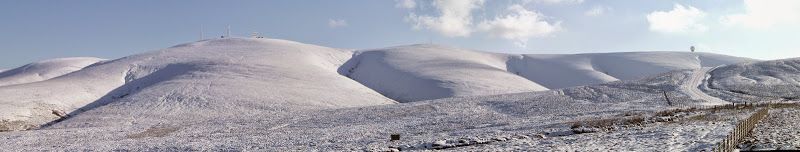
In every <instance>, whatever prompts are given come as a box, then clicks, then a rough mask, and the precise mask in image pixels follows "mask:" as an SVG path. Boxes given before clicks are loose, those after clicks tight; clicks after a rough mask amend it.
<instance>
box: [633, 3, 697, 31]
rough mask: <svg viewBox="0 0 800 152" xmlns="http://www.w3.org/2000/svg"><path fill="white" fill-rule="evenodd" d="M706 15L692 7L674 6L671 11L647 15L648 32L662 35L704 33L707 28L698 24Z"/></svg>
mask: <svg viewBox="0 0 800 152" xmlns="http://www.w3.org/2000/svg"><path fill="white" fill-rule="evenodd" d="M705 16H706V13H705V12H703V11H701V10H699V9H697V8H695V7H692V6H683V5H680V4H675V7H674V8H673V9H672V10H671V11H666V12H665V11H655V12H652V13H650V14H648V15H647V21H648V22H649V23H650V30H651V31H656V32H663V33H690V32H705V31H707V30H708V27H707V26H705V25H703V24H702V23H700V22H701V21H702V20H703V18H705Z"/></svg>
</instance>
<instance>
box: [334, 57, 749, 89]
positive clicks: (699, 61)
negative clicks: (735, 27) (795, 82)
mask: <svg viewBox="0 0 800 152" xmlns="http://www.w3.org/2000/svg"><path fill="white" fill-rule="evenodd" d="M751 61H755V60H752V59H747V58H740V57H732V56H726V55H718V54H710V53H689V52H627V53H593V54H569V55H553V54H525V55H515V54H498V53H486V52H481V51H474V50H466V49H459V48H453V47H446V46H438V45H409V46H399V47H390V48H383V49H374V50H364V51H359V52H357V53H356V55H355V57H354V58H353V59H351V60H350V61H349V62H348V63H347V64H345V65H344V66H343V67H342V68H340V71H339V72H340V73H342V74H343V75H346V76H348V77H350V78H352V79H354V80H356V81H358V82H361V83H362V84H364V85H366V86H367V87H370V88H372V89H374V90H376V91H378V92H380V93H381V94H383V95H386V96H387V97H389V98H392V99H395V100H397V101H400V102H409V101H420V100H429V99H439V98H445V97H463V96H481V95H493V94H504V93H518V92H530V91H543V90H548V89H560V88H567V87H574V86H582V85H590V84H600V83H605V82H611V81H617V80H636V79H641V78H644V77H646V76H651V75H655V74H659V73H664V72H668V71H671V70H678V69H697V68H700V67H714V66H719V65H724V64H733V63H740V62H751Z"/></svg>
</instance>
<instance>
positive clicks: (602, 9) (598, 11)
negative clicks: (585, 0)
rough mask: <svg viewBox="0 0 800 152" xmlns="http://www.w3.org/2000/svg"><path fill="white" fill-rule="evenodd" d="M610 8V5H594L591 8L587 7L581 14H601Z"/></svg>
mask: <svg viewBox="0 0 800 152" xmlns="http://www.w3.org/2000/svg"><path fill="white" fill-rule="evenodd" d="M611 10H612V9H611V7H608V6H595V7H592V9H589V10H587V11H586V12H583V15H586V16H600V15H603V14H605V13H607V12H609V11H611Z"/></svg>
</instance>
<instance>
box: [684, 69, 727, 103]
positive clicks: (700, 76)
mask: <svg viewBox="0 0 800 152" xmlns="http://www.w3.org/2000/svg"><path fill="white" fill-rule="evenodd" d="M711 69H712V68H709V67H703V68H700V69H697V70H694V71H693V72H692V76H691V77H690V78H689V81H687V82H685V83H683V85H681V87H680V89H681V90H683V92H684V93H686V94H687V95H689V96H690V97H691V98H692V99H695V100H704V101H706V102H705V103H703V104H704V105H724V104H730V102H728V101H725V100H722V99H719V98H717V97H713V96H710V95H708V94H706V93H705V92H703V91H701V90H700V89H698V88H697V87H699V86H700V85H702V84H703V81H704V80H705V79H706V75H707V74H708V72H709V71H711Z"/></svg>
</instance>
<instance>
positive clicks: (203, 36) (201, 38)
mask: <svg viewBox="0 0 800 152" xmlns="http://www.w3.org/2000/svg"><path fill="white" fill-rule="evenodd" d="M203 39H206V37H205V35H203V24H200V40H203Z"/></svg>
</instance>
